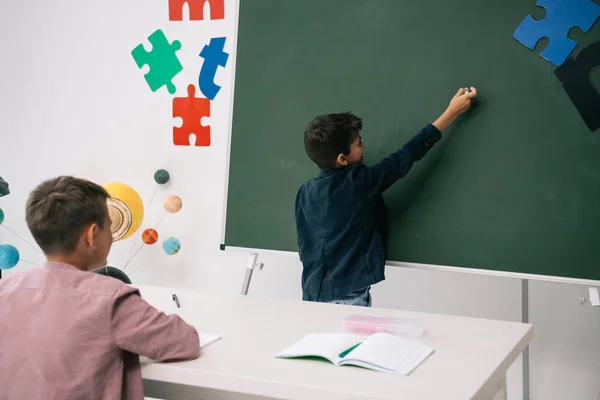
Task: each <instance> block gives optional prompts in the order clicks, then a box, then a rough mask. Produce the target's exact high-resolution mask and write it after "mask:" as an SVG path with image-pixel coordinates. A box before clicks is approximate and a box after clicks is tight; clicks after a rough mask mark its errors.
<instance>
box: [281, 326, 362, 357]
mask: <svg viewBox="0 0 600 400" xmlns="http://www.w3.org/2000/svg"><path fill="white" fill-rule="evenodd" d="M364 339H365V337H364V336H359V335H352V334H349V333H329V334H309V335H306V336H304V337H303V338H302V339H300V340H299V341H297V342H296V343H294V344H293V345H291V346H290V347H288V348H287V349H285V350H283V351H282V352H281V353H279V354H276V355H275V357H276V358H297V357H322V358H325V359H326V360H329V361H330V362H332V363H334V364H338V363H339V362H340V360H341V358H340V354H341V353H343V352H344V351H346V350H348V349H350V348H351V347H354V346H356V345H357V344H359V343H360V342H362V341H363V340H364ZM359 347H360V346H359Z"/></svg>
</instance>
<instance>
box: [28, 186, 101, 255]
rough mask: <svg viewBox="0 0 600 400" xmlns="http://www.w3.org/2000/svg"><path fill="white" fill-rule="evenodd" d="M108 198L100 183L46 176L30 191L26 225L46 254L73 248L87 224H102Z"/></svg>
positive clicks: (70, 250)
mask: <svg viewBox="0 0 600 400" xmlns="http://www.w3.org/2000/svg"><path fill="white" fill-rule="evenodd" d="M108 198H109V195H108V193H107V192H106V190H104V188H103V187H101V186H98V185H96V184H95V183H92V182H90V181H87V180H84V179H78V178H74V177H71V176H59V177H58V178H54V179H50V180H47V181H45V182H43V183H41V184H40V185H39V186H38V187H36V188H35V189H34V190H33V191H32V192H31V194H30V195H29V199H28V200H27V206H26V209H25V219H26V220H27V226H28V227H29V230H30V231H31V234H32V235H33V238H34V239H35V241H36V242H37V244H38V245H39V246H40V248H41V249H42V250H43V251H44V253H45V254H47V255H51V254H65V253H69V252H72V251H73V250H75V247H76V246H77V242H78V241H79V237H80V235H81V232H82V230H83V228H85V227H86V225H88V224H90V223H96V224H98V226H99V227H100V228H101V229H102V228H104V221H105V219H106V214H107V208H106V199H108Z"/></svg>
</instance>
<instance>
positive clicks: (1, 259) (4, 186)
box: [0, 178, 43, 278]
mask: <svg viewBox="0 0 600 400" xmlns="http://www.w3.org/2000/svg"><path fill="white" fill-rule="evenodd" d="M8 186H9V185H8V182H6V181H5V180H4V179H2V178H0V197H3V196H7V195H9V194H10V190H9V189H8ZM5 217H6V216H5V214H4V210H2V209H1V208H0V278H2V272H1V271H2V270H6V269H12V268H14V267H16V266H17V265H18V264H19V262H20V261H23V262H26V263H29V264H34V265H39V264H38V263H36V262H32V261H28V260H23V259H21V253H19V250H18V249H17V248H16V247H15V246H14V245H12V244H9V243H2V235H1V231H2V230H6V231H8V232H10V233H11V234H13V235H14V236H16V237H17V238H19V239H20V240H22V241H23V242H25V243H27V244H28V245H29V246H31V247H32V248H33V249H34V250H35V251H37V252H38V253H40V254H42V255H43V253H42V251H41V250H40V249H39V248H38V247H37V246H35V245H33V244H32V243H30V242H29V241H27V240H26V239H25V238H23V237H22V236H21V235H19V234H18V233H17V232H15V231H14V230H12V229H11V228H9V227H8V226H6V225H5V224H4V219H5Z"/></svg>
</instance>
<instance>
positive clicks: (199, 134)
mask: <svg viewBox="0 0 600 400" xmlns="http://www.w3.org/2000/svg"><path fill="white" fill-rule="evenodd" d="M186 4H187V7H188V10H189V20H190V21H204V20H205V17H206V16H205V15H204V14H205V13H204V6H205V5H206V4H208V5H209V7H210V19H211V20H218V19H224V18H225V4H224V0H168V20H169V21H173V22H179V21H183V8H184V5H186ZM148 41H149V42H150V44H151V45H152V50H151V51H147V50H146V49H145V48H144V45H143V44H139V45H138V46H136V47H135V48H134V49H133V50H132V51H131V55H132V57H133V59H134V61H135V63H136V65H137V66H138V68H142V67H143V66H144V65H147V66H148V67H149V71H148V72H147V73H146V74H145V75H144V78H145V79H146V82H147V84H148V86H149V87H150V90H151V91H152V92H156V91H157V90H159V89H160V88H162V87H163V86H165V87H166V88H167V91H168V92H169V94H171V95H173V94H175V92H176V90H177V88H176V87H175V85H174V84H173V82H172V80H173V78H174V77H175V75H177V74H178V73H180V72H181V71H182V70H183V66H182V65H181V63H180V61H179V59H178V57H177V54H176V52H177V51H178V50H180V49H181V46H182V45H188V44H187V43H186V44H182V43H181V42H180V41H179V40H172V41H171V42H169V39H167V38H166V36H165V34H164V33H163V31H162V30H161V29H157V30H156V31H154V33H152V34H151V35H150V36H148ZM225 41H226V38H225V37H216V38H212V39H211V40H210V42H209V43H208V44H206V45H204V46H203V47H202V50H201V51H200V52H199V57H201V58H202V59H203V60H204V61H203V63H202V66H201V68H200V71H199V72H198V88H199V89H200V92H201V93H202V94H203V95H204V96H205V97H204V98H202V97H196V96H195V94H196V87H195V86H194V84H189V85H188V87H187V97H174V98H173V102H172V115H173V117H174V118H181V124H180V125H179V126H177V125H174V126H173V132H172V135H173V144H174V145H175V146H186V147H190V146H191V145H192V143H191V140H190V138H191V136H192V135H194V136H195V142H194V146H195V147H208V146H210V144H211V140H210V136H211V129H210V125H208V124H207V122H206V118H207V117H210V109H211V102H212V101H214V100H215V98H216V96H217V94H218V93H219V91H220V90H221V86H219V85H218V84H217V83H216V82H215V76H216V74H217V70H218V68H219V67H222V68H225V67H226V66H227V60H228V58H229V54H228V53H226V52H225V51H224V47H225Z"/></svg>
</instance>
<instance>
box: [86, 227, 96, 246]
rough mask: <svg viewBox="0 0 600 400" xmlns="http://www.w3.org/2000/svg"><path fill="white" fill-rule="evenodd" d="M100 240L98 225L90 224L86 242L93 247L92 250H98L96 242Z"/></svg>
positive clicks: (87, 229)
mask: <svg viewBox="0 0 600 400" xmlns="http://www.w3.org/2000/svg"><path fill="white" fill-rule="evenodd" d="M97 238H98V225H97V224H90V225H89V226H88V227H87V228H86V232H85V240H86V242H87V244H88V246H89V247H91V248H92V249H94V250H95V249H96V240H97Z"/></svg>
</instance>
